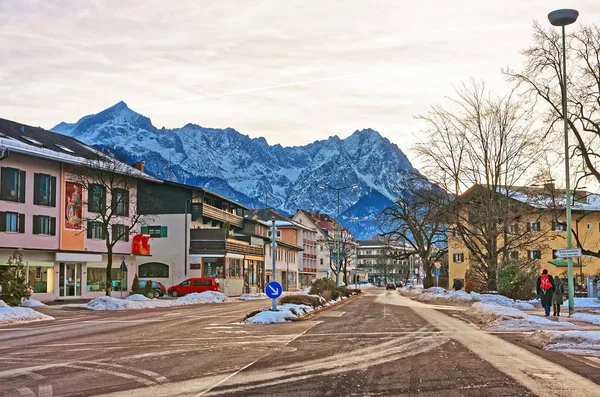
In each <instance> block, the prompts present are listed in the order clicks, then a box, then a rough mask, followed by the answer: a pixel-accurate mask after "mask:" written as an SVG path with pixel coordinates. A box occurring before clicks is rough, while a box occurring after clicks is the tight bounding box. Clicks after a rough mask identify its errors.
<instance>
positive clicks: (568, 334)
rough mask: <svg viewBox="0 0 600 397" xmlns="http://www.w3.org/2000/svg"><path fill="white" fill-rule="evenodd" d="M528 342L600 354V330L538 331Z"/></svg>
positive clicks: (572, 351)
mask: <svg viewBox="0 0 600 397" xmlns="http://www.w3.org/2000/svg"><path fill="white" fill-rule="evenodd" d="M526 342H527V343H529V344H531V345H534V346H537V347H539V348H542V349H545V350H551V351H560V352H564V353H572V354H585V355H597V356H600V332H599V331H559V332H553V331H538V332H536V333H534V334H532V335H530V336H528V337H527V338H526Z"/></svg>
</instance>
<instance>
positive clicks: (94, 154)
mask: <svg viewBox="0 0 600 397" xmlns="http://www.w3.org/2000/svg"><path fill="white" fill-rule="evenodd" d="M0 147H5V148H6V149H8V151H9V153H10V152H14V153H19V154H24V155H28V156H33V157H39V158H44V159H48V160H53V161H58V162H61V163H67V164H74V165H86V164H89V162H90V161H95V162H97V163H98V164H100V163H101V162H102V160H103V159H104V158H107V157H108V156H106V155H105V154H104V153H101V152H99V151H98V150H96V149H94V148H92V147H90V146H88V145H86V144H85V143H83V142H80V141H78V140H77V139H75V138H72V137H69V136H66V135H62V134H58V133H56V132H52V131H48V130H44V129H43V128H40V127H32V126H29V125H25V124H21V123H17V122H15V121H11V120H6V119H2V118H0ZM98 160H100V161H98ZM107 160H108V158H107ZM112 160H114V161H119V160H117V159H112V158H111V160H109V161H112ZM109 161H107V162H106V164H108V162H109ZM122 164H123V165H124V166H125V167H124V170H127V174H130V175H131V176H133V177H137V178H141V179H147V180H152V181H155V182H160V179H156V178H154V177H152V176H150V175H148V174H145V173H143V172H141V171H140V170H138V169H137V168H135V167H132V166H130V165H129V164H125V163H122Z"/></svg>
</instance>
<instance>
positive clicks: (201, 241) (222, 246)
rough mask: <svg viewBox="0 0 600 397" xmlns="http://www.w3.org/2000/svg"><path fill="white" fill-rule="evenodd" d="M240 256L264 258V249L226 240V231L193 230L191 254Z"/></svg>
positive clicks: (233, 240) (243, 242) (191, 231)
mask: <svg viewBox="0 0 600 397" xmlns="http://www.w3.org/2000/svg"><path fill="white" fill-rule="evenodd" d="M228 253H230V254H240V255H254V256H263V255H264V253H263V247H262V246H260V245H254V244H250V243H247V242H245V241H240V240H236V239H231V238H226V237H225V229H191V230H190V254H192V255H199V254H204V255H207V254H217V255H225V254H228Z"/></svg>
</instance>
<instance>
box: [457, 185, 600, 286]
mask: <svg viewBox="0 0 600 397" xmlns="http://www.w3.org/2000/svg"><path fill="white" fill-rule="evenodd" d="M465 194H466V193H465ZM564 195H565V191H564V190H559V189H555V188H554V186H553V185H552V184H548V185H546V186H545V187H543V188H530V187H515V188H512V189H511V190H510V192H509V194H508V196H509V197H510V198H511V199H514V200H517V201H520V202H522V203H525V204H526V205H528V206H530V207H531V208H532V209H534V210H535V211H532V213H531V215H530V216H529V215H524V216H522V217H520V219H519V220H518V222H515V223H513V224H511V225H510V226H508V227H507V228H506V229H507V233H511V232H512V233H515V232H516V231H518V230H520V231H524V230H527V233H531V235H530V237H531V238H530V240H531V242H529V243H527V244H523V245H521V247H520V248H519V249H518V250H513V251H510V252H509V253H508V256H509V258H510V259H526V258H529V259H531V260H536V261H539V263H540V267H541V268H547V269H548V272H549V273H550V274H552V275H558V276H565V277H566V272H567V261H566V260H561V259H557V258H556V256H555V255H554V253H555V250H557V249H563V248H566V246H567V243H566V235H567V233H566V230H567V228H566V223H565V219H566V211H565V209H564V207H565V199H564ZM463 196H464V195H463ZM561 197H562V198H561ZM571 226H572V230H573V233H574V234H577V236H578V237H579V241H580V242H581V246H582V247H583V248H584V249H587V250H590V251H594V252H599V251H600V195H597V194H591V193H588V192H585V191H579V190H578V191H576V192H575V194H574V199H573V201H572V215H571ZM522 228H525V229H522ZM536 234H537V235H538V236H539V238H536ZM499 241H500V242H502V236H500V237H499ZM573 247H578V244H577V241H576V239H575V236H573ZM473 260H475V258H473V257H472V255H469V250H468V249H467V248H466V246H465V245H464V242H463V240H462V238H461V237H459V236H458V235H457V233H456V232H454V231H453V228H452V227H451V228H450V232H449V235H448V263H449V266H448V273H449V274H448V275H449V280H450V285H452V284H453V282H454V280H455V279H462V280H463V282H464V278H465V273H466V271H467V269H468V268H469V266H470V265H471V264H472V263H473ZM500 260H502V258H500ZM598 273H600V258H595V257H592V256H588V255H583V256H582V257H581V258H574V259H573V274H574V275H575V276H576V279H579V277H586V276H590V275H596V274H598Z"/></svg>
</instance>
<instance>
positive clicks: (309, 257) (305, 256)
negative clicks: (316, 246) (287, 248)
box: [302, 252, 317, 260]
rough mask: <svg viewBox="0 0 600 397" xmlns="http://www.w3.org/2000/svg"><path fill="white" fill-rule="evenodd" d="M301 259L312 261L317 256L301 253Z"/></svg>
mask: <svg viewBox="0 0 600 397" xmlns="http://www.w3.org/2000/svg"><path fill="white" fill-rule="evenodd" d="M302 257H303V258H304V259H313V260H317V255H315V254H309V253H307V252H303V253H302Z"/></svg>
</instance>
